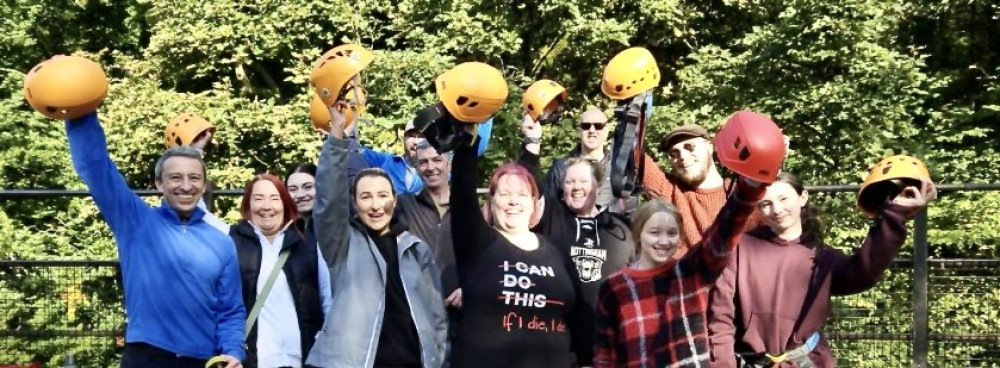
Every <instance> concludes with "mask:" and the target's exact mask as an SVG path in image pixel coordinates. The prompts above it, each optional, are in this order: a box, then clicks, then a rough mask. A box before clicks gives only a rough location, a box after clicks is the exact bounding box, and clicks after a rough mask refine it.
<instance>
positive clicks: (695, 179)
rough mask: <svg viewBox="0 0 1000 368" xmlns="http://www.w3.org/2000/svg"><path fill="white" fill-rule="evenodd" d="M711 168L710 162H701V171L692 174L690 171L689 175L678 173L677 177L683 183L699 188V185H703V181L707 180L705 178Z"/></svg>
mask: <svg viewBox="0 0 1000 368" xmlns="http://www.w3.org/2000/svg"><path fill="white" fill-rule="evenodd" d="M709 168H710V163H709V162H705V163H703V164H701V171H700V172H698V173H697V174H694V175H693V176H691V174H690V173H689V174H688V175H680V174H679V173H678V175H677V178H678V179H680V181H681V182H682V183H684V184H687V185H688V186H690V187H693V188H697V187H698V186H699V185H701V183H702V182H704V181H705V178H707V177H708V169H709Z"/></svg>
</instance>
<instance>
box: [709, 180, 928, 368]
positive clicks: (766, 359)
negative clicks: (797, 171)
mask: <svg viewBox="0 0 1000 368" xmlns="http://www.w3.org/2000/svg"><path fill="white" fill-rule="evenodd" d="M935 196H936V191H935V189H934V185H933V183H930V182H924V183H923V184H922V185H921V187H920V188H918V187H914V186H909V187H906V188H905V189H903V190H902V192H901V193H900V194H898V195H896V196H895V197H892V198H890V199H889V202H888V203H887V204H886V205H885V206H884V208H883V209H882V211H881V214H880V215H879V216H878V217H877V218H876V220H875V223H874V225H873V226H872V228H871V230H870V231H869V232H868V237H867V238H866V239H865V241H864V244H863V245H862V246H861V248H860V249H857V250H856V251H855V252H854V254H852V255H851V256H847V255H844V254H843V253H841V252H840V251H838V250H836V249H833V248H830V247H827V246H825V245H824V244H823V239H822V231H821V228H820V226H819V221H818V220H817V218H816V214H815V211H814V210H813V209H812V207H811V206H810V205H809V203H808V201H809V193H808V192H806V191H805V190H804V188H803V185H802V182H801V181H800V180H799V179H798V178H796V177H795V176H794V175H792V174H790V173H782V174H779V175H778V180H777V181H776V182H774V183H773V184H771V186H770V187H768V189H767V193H766V194H765V195H764V198H763V199H762V200H761V201H760V202H758V205H757V206H758V209H759V210H760V212H761V214H762V215H763V222H764V225H761V226H759V227H757V228H755V229H753V230H751V231H749V232H747V233H746V234H744V235H743V238H742V239H741V240H740V245H739V248H738V251H737V253H736V256H735V257H732V258H731V259H730V263H729V266H728V267H727V268H726V270H725V272H723V275H722V277H720V278H719V279H718V280H717V281H716V284H715V286H716V289H715V290H714V291H713V293H712V298H713V299H712V306H711V309H710V323H709V332H710V334H711V336H710V340H711V345H712V347H711V348H712V367H723V368H731V367H740V368H743V367H751V368H758V367H782V368H793V367H801V368H825V367H834V366H836V359H834V356H833V353H832V351H831V350H830V347H829V345H828V344H827V341H826V339H825V338H823V336H821V335H820V333H819V330H820V329H821V328H822V326H823V323H824V322H825V321H826V318H827V315H828V314H829V312H830V297H831V296H834V295H849V294H855V293H860V292H862V291H865V290H868V289H869V288H871V287H873V286H875V284H876V283H878V281H879V279H880V278H881V277H882V274H883V273H884V272H885V270H886V268H888V267H889V265H890V264H891V263H892V260H893V258H894V257H895V256H896V253H897V251H898V250H899V247H900V246H901V245H903V242H904V240H906V221H907V220H908V219H910V218H911V217H913V215H915V214H916V213H917V212H918V211H920V210H921V209H923V208H924V207H925V206H926V205H927V203H928V202H929V201H931V200H933V199H934V197H935Z"/></svg>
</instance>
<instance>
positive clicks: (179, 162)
mask: <svg viewBox="0 0 1000 368" xmlns="http://www.w3.org/2000/svg"><path fill="white" fill-rule="evenodd" d="M66 133H67V136H68V137H69V147H70V154H71V155H72V159H73V167H74V168H75V169H76V172H77V174H79V175H80V178H81V179H82V180H83V182H84V183H85V184H86V185H87V187H88V188H89V189H90V195H91V196H92V197H93V198H94V203H96V204H97V208H98V209H99V210H100V211H101V214H102V215H103V216H104V219H105V221H106V222H107V223H108V227H109V228H111V233H112V234H113V235H114V237H115V240H116V241H117V243H118V258H119V261H120V262H121V270H122V279H123V282H124V284H125V311H126V313H127V314H128V319H129V321H128V328H127V330H126V331H125V353H124V354H123V356H122V362H121V366H122V367H124V368H133V367H145V368H150V367H151V368H159V367H163V368H168V367H169V368H174V367H184V368H188V367H190V368H202V367H204V365H205V363H206V361H207V360H208V359H209V358H211V357H213V356H215V355H221V356H222V357H223V358H224V359H225V360H226V363H227V365H226V367H227V368H239V367H242V364H241V363H240V362H241V361H242V360H243V359H244V358H245V352H244V351H243V329H244V326H245V323H246V311H245V309H244V308H243V300H242V295H241V294H242V288H241V285H240V273H239V266H238V264H237V260H236V248H235V246H234V245H233V241H232V239H231V238H230V237H229V236H228V235H226V234H224V233H223V232H221V231H219V230H217V229H215V228H214V227H212V225H210V224H208V223H207V222H205V211H204V210H203V209H201V208H199V207H198V202H199V201H200V200H201V197H202V194H203V193H204V191H205V183H206V179H205V163H204V162H203V161H202V159H201V153H200V152H199V151H198V150H196V149H194V148H191V147H178V148H173V149H170V150H168V151H167V152H166V153H164V154H163V156H161V157H160V159H159V160H158V161H157V163H156V168H155V175H156V188H157V189H158V190H159V191H160V192H162V193H163V200H162V201H161V205H160V206H159V207H150V206H149V205H148V204H146V203H145V202H144V201H143V200H142V199H141V198H139V197H138V196H137V195H135V193H133V192H132V190H131V189H130V188H129V186H128V184H127V183H126V182H125V178H124V177H123V176H122V174H121V173H120V172H119V171H118V168H117V167H116V166H115V164H114V163H113V162H112V161H111V157H110V156H109V154H108V149H107V140H106V138H105V136H104V130H103V129H102V128H101V125H100V123H99V122H98V119H97V114H96V113H91V114H89V115H85V116H83V117H80V118H78V119H74V120H69V121H67V122H66Z"/></svg>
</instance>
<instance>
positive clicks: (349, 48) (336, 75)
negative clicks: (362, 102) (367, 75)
mask: <svg viewBox="0 0 1000 368" xmlns="http://www.w3.org/2000/svg"><path fill="white" fill-rule="evenodd" d="M373 61H375V54H372V52H371V51H368V50H367V49H365V48H364V47H361V46H360V45H354V44H347V45H340V46H337V47H334V48H333V49H331V50H330V51H327V52H326V53H325V54H323V56H320V57H319V59H317V60H316V62H315V63H313V70H312V76H311V77H310V80H311V81H312V85H313V88H315V89H316V94H317V95H319V98H320V99H321V100H323V103H324V104H326V105H327V106H331V105H333V103H334V102H336V101H337V99H339V98H340V96H341V92H342V91H343V90H344V87H347V86H350V85H352V83H351V81H352V80H354V77H355V76H357V75H358V74H359V73H361V71H362V70H364V69H365V68H367V67H368V66H369V65H371V63H372V62H373Z"/></svg>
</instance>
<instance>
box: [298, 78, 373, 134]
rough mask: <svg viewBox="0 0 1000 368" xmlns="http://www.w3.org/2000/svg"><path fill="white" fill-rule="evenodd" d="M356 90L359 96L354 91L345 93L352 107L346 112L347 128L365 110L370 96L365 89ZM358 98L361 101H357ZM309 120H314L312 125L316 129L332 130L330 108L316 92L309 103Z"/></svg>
mask: <svg viewBox="0 0 1000 368" xmlns="http://www.w3.org/2000/svg"><path fill="white" fill-rule="evenodd" d="M356 91H357V93H358V96H357V97H355V95H354V93H345V94H344V99H345V100H347V104H348V105H350V108H348V109H347V111H346V112H345V113H344V114H345V115H346V116H345V117H346V118H347V123H346V125H345V126H344V128H345V130H348V129H351V126H352V125H354V120H355V118H357V116H358V115H361V113H362V112H364V111H365V99H367V98H368V96H367V95H366V94H365V89H364V88H358V89H356ZM357 100H360V101H361V102H357ZM309 120H312V125H313V127H315V128H316V129H319V130H322V131H324V132H330V108H329V107H327V106H326V105H324V104H323V100H321V99H320V98H319V95H317V94H315V93H313V98H312V103H310V104H309Z"/></svg>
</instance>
